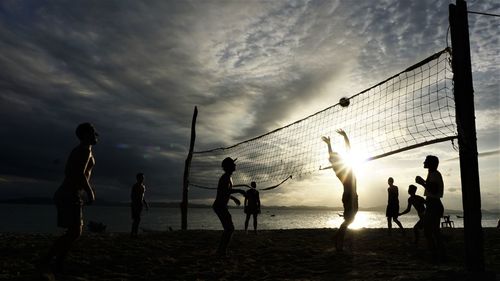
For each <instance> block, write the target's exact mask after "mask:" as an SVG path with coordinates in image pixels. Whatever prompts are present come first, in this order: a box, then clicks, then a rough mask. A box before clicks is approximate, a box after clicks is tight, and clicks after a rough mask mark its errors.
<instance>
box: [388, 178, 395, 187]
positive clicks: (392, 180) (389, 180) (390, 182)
mask: <svg viewBox="0 0 500 281" xmlns="http://www.w3.org/2000/svg"><path fill="white" fill-rule="evenodd" d="M387 183H388V184H389V185H390V186H392V184H394V179H393V178H392V177H390V178H389V179H387Z"/></svg>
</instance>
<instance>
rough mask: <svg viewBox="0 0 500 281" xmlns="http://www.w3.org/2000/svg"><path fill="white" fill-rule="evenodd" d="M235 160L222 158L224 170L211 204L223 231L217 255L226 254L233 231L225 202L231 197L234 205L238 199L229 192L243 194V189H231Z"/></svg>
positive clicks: (238, 202) (237, 203)
mask: <svg viewBox="0 0 500 281" xmlns="http://www.w3.org/2000/svg"><path fill="white" fill-rule="evenodd" d="M235 161H236V160H233V159H231V158H230V157H226V158H225V159H224V160H222V165H221V166H222V169H223V170H224V174H223V175H222V176H221V177H220V178H219V184H218V185H217V196H216V198H215V201H214V204H213V205H212V208H213V209H214V211H215V213H216V214H217V216H218V217H219V220H220V222H221V223H222V227H223V228H224V232H222V236H221V239H220V243H219V247H218V249H217V255H218V256H226V254H227V247H228V245H229V242H230V241H231V236H232V235H233V232H234V224H233V220H232V218H231V214H230V213H229V210H228V208H227V203H228V202H229V199H232V200H233V201H234V202H235V203H236V205H238V206H239V205H240V201H239V200H238V199H236V198H235V197H233V196H231V194H233V193H240V194H242V195H245V191H243V190H239V189H233V180H232V179H231V175H232V174H233V172H234V171H235V170H236V164H235V163H234V162H235Z"/></svg>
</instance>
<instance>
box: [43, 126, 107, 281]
mask: <svg viewBox="0 0 500 281" xmlns="http://www.w3.org/2000/svg"><path fill="white" fill-rule="evenodd" d="M76 136H77V137H78V139H79V140H80V144H79V145H77V146H76V147H75V148H74V149H73V150H72V151H71V154H70V155H69V158H68V160H67V162H66V167H65V170H64V175H65V177H64V180H63V183H62V184H61V186H60V187H59V188H58V189H57V191H56V192H55V194H54V202H55V204H56V208H57V226H59V227H62V228H66V233H65V234H63V235H62V236H61V237H59V238H58V239H57V240H56V241H55V242H54V244H53V246H52V247H51V249H50V250H49V253H48V254H47V255H46V256H45V257H44V258H43V259H42V261H41V270H42V276H43V275H45V276H50V275H53V273H52V272H53V271H55V272H58V271H62V267H63V262H64V260H65V258H66V256H67V254H68V252H69V250H70V248H71V246H72V245H73V243H74V242H75V241H76V240H77V239H78V238H79V237H80V236H81V234H82V226H83V213H82V206H83V202H84V201H83V198H82V193H83V192H85V193H86V194H87V202H86V204H87V205H90V204H92V202H94V200H95V194H94V190H93V188H92V187H91V186H90V177H91V174H92V168H93V167H94V165H95V159H94V156H93V154H92V146H93V145H95V144H97V136H98V134H97V132H96V131H95V129H94V126H93V125H92V124H90V123H82V124H80V125H78V127H77V128H76ZM54 258H55V267H54V269H51V268H50V267H51V262H52V260H53V259H54ZM48 279H49V280H50V278H48Z"/></svg>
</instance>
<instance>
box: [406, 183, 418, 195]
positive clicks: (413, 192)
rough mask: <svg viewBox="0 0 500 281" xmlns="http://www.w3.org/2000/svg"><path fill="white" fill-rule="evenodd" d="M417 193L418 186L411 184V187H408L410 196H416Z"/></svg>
mask: <svg viewBox="0 0 500 281" xmlns="http://www.w3.org/2000/svg"><path fill="white" fill-rule="evenodd" d="M416 192H417V186H415V185H413V184H410V186H408V194H410V195H415V193H416Z"/></svg>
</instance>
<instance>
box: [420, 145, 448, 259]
mask: <svg viewBox="0 0 500 281" xmlns="http://www.w3.org/2000/svg"><path fill="white" fill-rule="evenodd" d="M438 166H439V159H438V158H437V157H436V156H433V155H428V156H427V157H426V158H425V161H424V168H426V169H428V174H427V179H425V180H424V179H423V178H422V177H420V176H417V177H416V178H415V182H417V183H418V184H420V185H422V186H423V187H424V188H425V192H424V196H425V205H426V206H427V208H426V210H425V215H424V234H425V238H426V239H427V244H428V246H429V249H430V251H431V254H432V258H433V259H434V261H439V260H440V259H442V258H445V257H444V255H445V253H444V246H443V241H442V237H441V230H440V228H439V226H440V222H441V217H442V216H443V213H444V207H443V204H442V203H441V198H442V197H443V191H444V183H443V177H442V176H441V173H440V172H439V171H438V170H437V168H438Z"/></svg>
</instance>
